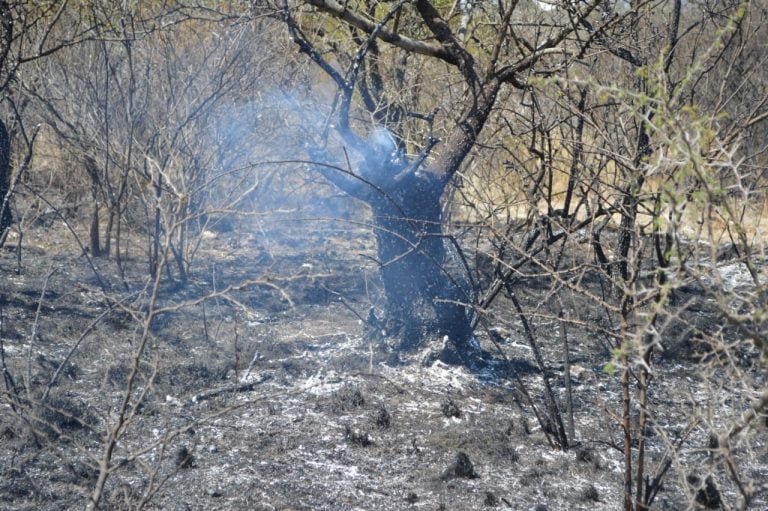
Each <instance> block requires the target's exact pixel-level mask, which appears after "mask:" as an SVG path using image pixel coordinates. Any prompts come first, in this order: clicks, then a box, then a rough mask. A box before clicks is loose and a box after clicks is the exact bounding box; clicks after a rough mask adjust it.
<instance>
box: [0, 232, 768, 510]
mask: <svg viewBox="0 0 768 511" xmlns="http://www.w3.org/2000/svg"><path fill="white" fill-rule="evenodd" d="M235 233H237V234H235ZM136 236H138V235H136ZM202 239H203V243H202V245H201V246H200V248H199V250H198V252H197V254H196V261H199V263H197V264H196V266H194V267H193V268H194V269H193V272H192V274H191V275H190V279H189V282H188V283H187V284H186V285H184V286H180V285H171V284H165V285H164V286H163V287H162V289H161V292H160V300H159V305H160V306H162V307H165V306H175V305H177V304H186V305H184V306H182V307H179V308H177V309H173V310H169V311H166V312H163V313H162V314H160V315H159V316H158V317H157V318H156V319H155V320H154V321H153V323H152V325H151V336H150V342H149V345H148V349H147V350H146V353H145V354H144V355H143V356H142V357H141V360H140V364H139V367H138V374H137V377H136V380H135V388H136V389H137V390H138V392H137V393H134V395H133V396H132V397H131V403H133V404H136V403H138V402H139V397H137V396H138V395H140V396H141V405H140V406H136V409H135V414H133V415H132V416H131V419H130V421H129V423H128V427H127V428H126V429H125V431H124V432H123V435H122V437H121V440H120V442H119V443H118V446H117V449H116V451H115V453H114V456H113V463H112V466H113V468H112V473H111V475H110V478H109V480H108V481H107V485H106V489H105V494H104V497H103V499H102V508H103V509H132V508H136V507H139V506H144V507H145V508H147V509H169V510H177V509H178V510H183V509H195V510H202V509H221V510H230V509H251V510H262V509H263V510H268V509H270V510H271V509H282V510H289V509H297V510H298V509H318V510H321V509H327V510H331V509H365V510H392V509H430V510H437V509H494V508H499V509H537V510H545V509H549V510H561V509H621V508H622V500H621V499H622V497H621V495H622V493H621V492H622V474H623V468H624V464H623V454H622V452H621V442H622V432H621V428H620V427H619V423H618V422H617V416H618V415H619V414H620V409H621V408H620V406H621V395H620V390H621V388H620V379H619V374H617V373H614V372H611V371H608V370H606V369H605V367H606V366H605V364H606V363H607V362H609V361H610V360H611V353H610V352H609V348H608V347H607V346H606V344H605V343H604V342H602V341H601V340H600V339H599V338H598V337H596V336H595V335H592V334H591V333H590V332H589V331H588V330H586V329H579V328H578V326H574V327H573V328H571V329H570V331H569V332H568V337H569V341H570V361H571V364H572V365H571V371H570V374H571V376H572V381H571V385H572V393H573V408H574V409H573V416H574V429H575V438H573V439H572V444H573V445H572V447H571V448H570V449H568V450H565V451H563V450H560V449H557V448H555V447H554V446H553V445H551V444H550V442H549V441H548V436H547V435H546V434H545V431H544V430H543V429H542V426H541V424H540V423H539V421H537V419H536V415H535V412H534V410H533V409H532V408H531V406H530V403H529V402H528V401H527V399H526V398H525V396H524V395H523V392H522V390H521V388H522V387H521V385H523V386H524V388H525V389H526V391H527V392H528V393H529V394H530V396H531V398H532V399H533V401H534V402H535V403H536V404H537V406H538V408H539V411H541V410H542V409H543V408H544V406H545V405H544V400H543V397H542V396H543V394H542V388H543V386H542V381H543V379H542V373H541V371H540V370H539V368H538V367H537V365H536V362H535V360H534V357H533V354H532V352H531V349H530V347H529V346H528V344H527V343H526V338H525V336H524V335H523V329H522V326H521V324H520V322H519V321H518V319H517V317H516V315H515V313H514V309H513V308H512V307H511V306H510V305H509V304H508V303H506V302H504V301H503V300H500V301H499V302H498V303H497V310H496V316H494V317H496V318H506V320H505V323H504V325H503V328H502V327H501V326H499V327H498V329H497V331H500V332H502V334H501V335H500V336H499V342H498V343H496V344H494V343H492V342H491V340H490V339H489V337H488V333H487V330H485V329H483V330H482V331H480V330H479V331H478V339H479V340H480V342H481V345H482V347H483V349H484V350H485V351H486V352H487V353H488V354H489V355H488V360H487V361H486V363H485V364H484V365H483V366H482V367H478V368H475V369H474V370H468V369H466V368H463V367H450V366H446V365H443V364H441V363H439V362H435V363H432V364H426V365H425V364H424V363H423V360H425V359H428V358H429V350H430V349H433V350H434V349H437V348H439V344H440V340H439V339H436V340H435V343H434V345H433V346H428V347H425V352H414V353H407V354H405V355H404V356H402V357H400V358H401V360H400V361H399V363H396V364H395V363H392V358H393V357H392V351H391V348H390V346H389V344H388V341H387V340H377V339H376V336H375V335H363V331H364V328H363V327H364V325H363V320H362V318H365V317H366V316H367V314H368V310H369V308H370V307H371V306H378V305H379V304H380V302H381V296H380V289H379V284H378V281H377V278H376V266H375V264H374V263H373V261H372V259H371V257H372V255H373V248H374V247H373V240H372V238H371V236H370V232H369V231H368V230H366V229H364V228H358V227H354V226H350V225H341V226H340V225H337V224H329V223H317V224H310V225H306V224H301V223H297V222H287V223H286V224H285V225H283V227H282V228H281V230H280V232H279V233H278V232H277V231H270V230H269V229H266V228H265V227H264V226H263V225H261V226H252V228H251V229H250V232H249V234H243V230H242V229H239V228H238V229H235V230H233V231H229V232H212V233H206V235H205V236H203V238H202ZM14 245H15V243H14V240H13V239H11V240H9V242H8V244H7V245H6V247H4V248H3V250H2V253H1V254H0V272H2V275H3V277H2V280H1V281H0V288H1V289H2V290H1V291H0V307H1V308H2V332H1V333H2V340H3V352H4V357H5V364H6V365H7V366H8V369H9V373H10V375H11V376H12V377H13V381H14V384H15V389H16V390H15V392H16V395H15V397H14V398H13V399H11V398H10V397H9V396H10V394H9V392H8V387H7V386H4V387H3V388H2V391H3V393H4V394H3V399H2V400H0V509H7V510H32V509H35V510H61V509H82V508H83V507H84V505H85V502H86V500H87V497H88V495H89V494H90V492H91V490H92V488H93V486H94V484H95V481H96V477H97V473H98V467H97V462H98V458H99V457H100V456H101V449H102V443H103V436H104V433H105V431H106V429H107V428H108V426H109V425H110V424H113V423H114V421H115V414H116V410H117V409H118V405H119V403H120V401H121V399H122V398H123V395H124V389H125V388H126V385H127V381H128V378H129V375H130V374H131V367H132V364H133V354H134V353H135V350H136V349H137V347H138V342H139V339H140V337H141V333H142V328H141V322H140V317H139V319H137V318H136V317H134V316H132V315H131V311H133V312H134V313H136V314H140V313H141V311H142V309H141V307H140V306H139V305H137V304H140V303H142V302H141V300H142V296H144V295H142V290H143V283H144V282H146V281H147V279H148V277H147V276H146V275H144V274H143V268H144V267H145V264H144V262H143V255H142V252H141V250H142V249H141V248H136V249H135V250H134V251H132V252H129V253H128V254H127V260H128V274H127V275H126V276H125V285H124V284H123V279H122V278H121V277H120V276H119V274H118V272H117V271H116V265H115V262H114V260H111V259H103V258H95V259H93V262H94V264H95V265H96V267H97V269H98V272H99V274H100V276H101V277H100V278H101V280H102V282H99V279H98V278H96V277H95V274H94V272H93V270H92V269H91V268H90V266H89V263H88V258H87V257H85V256H84V255H83V254H81V252H80V250H79V249H78V248H77V246H76V245H74V244H73V243H72V242H71V237H70V236H69V235H68V233H67V230H66V229H65V228H64V226H63V225H60V224H59V223H58V222H53V223H51V224H49V225H38V226H33V227H31V228H29V229H28V231H27V232H25V237H24V243H23V245H22V247H23V252H22V271H21V273H20V274H16V256H17V252H16V247H15V246H14ZM137 246H140V244H139V243H138V242H137ZM542 278H543V277H542ZM245 279H256V280H258V282H255V283H254V284H253V285H250V286H248V287H246V288H244V289H240V290H236V291H232V292H231V293H229V294H228V295H226V296H225V295H221V296H217V297H212V298H210V299H208V300H206V301H204V302H199V301H198V299H199V298H200V297H202V296H205V295H206V294H209V293H211V292H213V291H216V290H222V289H224V288H226V286H228V285H231V284H238V283H239V282H242V281H243V280H245ZM519 290H520V300H521V302H522V305H523V307H524V309H525V310H526V311H530V312H531V316H530V317H531V318H532V324H533V325H534V328H535V332H536V335H537V339H538V341H539V343H540V346H541V349H542V353H543V356H544V360H545V365H546V370H547V372H548V374H549V377H550V382H551V383H552V385H553V388H554V392H555V394H556V395H557V397H558V398H559V399H560V400H561V404H562V402H564V401H563V400H564V397H565V383H566V382H565V378H564V358H563V350H562V346H561V343H560V341H559V339H560V336H559V335H558V328H559V327H558V323H557V321H556V320H555V319H553V316H552V314H544V313H542V311H543V310H544V309H546V308H547V303H546V298H547V290H548V285H547V283H546V282H539V281H537V280H536V278H534V277H531V278H529V279H527V280H524V281H521V282H520V284H519ZM121 300H122V302H121V303H120V304H119V305H118V302H120V301H121ZM572 307H574V310H573V311H572V314H573V315H574V316H579V317H582V318H589V317H593V318H595V317H597V316H599V315H600V312H599V311H591V312H590V311H587V310H579V309H578V307H579V305H578V304H572ZM583 307H585V308H586V307H589V305H588V304H584V305H583ZM699 310H700V311H701V315H702V319H701V320H702V321H707V320H709V321H714V322H716V321H718V320H717V318H716V317H712V318H709V319H707V317H706V316H707V309H706V308H705V307H703V308H700V309H699ZM590 314H591V316H590ZM595 321H598V319H595ZM91 324H93V328H92V329H91V330H87V328H88V327H89V325H91ZM487 326H489V329H490V330H493V328H496V327H497V326H498V325H495V324H490V325H487ZM84 333H86V335H85V336H83V334H84ZM78 342H79V344H78ZM75 346H76V349H74V350H73V347H75ZM689 348H690V346H688V345H682V346H680V345H676V346H672V347H670V349H669V352H668V353H667V354H666V355H665V356H662V357H659V358H658V359H657V360H655V365H654V380H653V384H652V388H651V403H652V406H653V412H652V413H653V420H652V424H651V425H650V426H649V428H648V435H647V442H648V457H649V460H648V466H649V470H650V471H651V473H653V470H656V468H657V467H658V466H659V464H660V463H662V462H663V461H664V460H665V459H668V458H665V455H667V454H669V453H670V452H671V451H670V449H671V448H677V449H678V450H677V451H676V454H675V455H674V456H673V457H672V458H671V459H673V463H672V464H671V466H670V468H669V470H668V471H667V473H666V476H665V478H664V481H665V483H664V485H663V487H662V488H661V490H660V492H659V494H658V496H657V497H656V499H655V501H654V508H657V509H688V508H697V507H707V506H709V507H713V506H716V505H717V504H718V501H717V500H718V499H721V500H722V502H724V503H728V504H729V505H733V504H735V503H736V502H737V490H736V488H735V486H734V484H733V482H732V480H731V479H730V478H729V477H728V476H727V474H724V473H723V472H722V471H719V470H717V469H716V468H714V467H715V466H716V464H715V462H713V461H712V460H713V454H712V451H711V450H708V446H709V447H711V446H710V445H709V443H708V442H709V438H710V434H711V432H712V429H713V428H717V427H726V426H727V424H728V421H729V420H731V419H732V418H733V417H735V416H737V415H738V414H739V413H741V412H742V411H743V410H744V409H745V407H746V406H747V405H748V403H749V399H750V398H751V396H749V395H746V394H743V395H742V394H741V392H742V391H741V390H740V389H743V388H747V389H749V388H752V389H760V388H764V386H765V385H766V383H765V374H764V373H761V372H760V371H759V370H757V369H755V367H756V366H757V363H758V362H757V357H756V355H755V353H752V352H745V353H743V360H741V361H736V362H735V364H736V365H735V367H739V368H740V369H739V370H740V371H742V373H741V374H742V376H743V379H742V380H741V381H740V382H739V385H738V386H735V385H734V384H732V383H731V380H730V379H729V378H728V377H727V376H728V375H726V374H725V373H723V372H721V377H722V379H721V380H718V377H717V374H716V371H715V370H713V371H710V372H703V371H701V370H700V358H698V357H696V356H693V354H692V353H691V352H689V351H687V350H688V349H689ZM747 351H748V350H747ZM70 352H71V357H70V358H69V359H68V361H67V363H66V364H64V365H63V367H62V370H61V371H60V372H59V375H58V377H57V379H56V381H55V382H54V383H53V384H52V385H49V382H51V379H52V377H53V375H54V373H55V372H56V371H57V370H58V369H59V367H60V366H62V362H63V361H64V360H65V359H66V357H67V355H68V354H69V353H70ZM502 353H503V355H502ZM505 359H506V360H505ZM47 386H50V390H49V395H48V397H47V399H46V401H45V403H44V404H42V405H41V404H39V400H40V396H41V395H42V393H43V392H44V391H45V389H46V387H47ZM734 389H735V390H734ZM11 394H13V393H11ZM11 403H14V404H13V406H14V408H15V409H16V410H17V411H19V412H21V413H14V412H13V409H12V406H11ZM694 417H698V419H695V420H694ZM767 444H768V434H766V432H765V429H763V430H761V432H759V433H758V435H757V437H755V438H752V439H751V440H750V441H749V442H748V444H747V445H746V446H745V447H744V448H743V449H742V450H741V451H739V452H738V453H737V460H736V461H737V462H738V463H737V465H738V467H739V470H740V471H741V472H740V474H741V477H742V478H743V480H747V481H752V482H753V483H754V484H755V485H757V489H756V490H755V497H754V499H753V500H752V502H751V503H750V505H749V507H750V509H768V495H766V491H765V488H764V487H763V490H762V491H761V490H760V489H759V485H761V484H763V485H764V484H765V483H764V481H766V480H768V447H767ZM707 481H709V483H707ZM708 484H709V485H710V486H711V485H712V484H714V485H716V486H717V489H716V490H714V491H715V492H716V494H715V495H714V496H713V497H712V499H715V500H712V499H710V500H707V499H706V490H707V485H708Z"/></svg>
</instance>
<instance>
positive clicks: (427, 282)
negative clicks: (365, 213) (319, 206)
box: [365, 172, 472, 363]
mask: <svg viewBox="0 0 768 511" xmlns="http://www.w3.org/2000/svg"><path fill="white" fill-rule="evenodd" d="M382 191H383V192H385V193H371V194H369V196H368V197H367V198H366V199H365V201H366V202H367V203H368V204H369V205H370V207H371V210H372V212H373V223H374V229H375V231H376V241H377V254H378V260H379V263H380V265H381V278H382V281H383V284H384V291H385V294H386V300H387V311H386V314H387V317H386V326H387V330H388V331H389V332H390V333H391V334H393V335H396V336H397V337H398V338H399V339H401V347H402V348H404V349H411V348H416V347H419V346H420V345H421V344H422V342H423V341H424V340H425V338H426V337H428V336H435V335H439V336H448V338H449V339H450V340H451V342H452V343H453V344H454V346H455V347H456V349H457V351H458V352H459V353H460V354H466V353H467V352H468V348H469V346H467V343H468V342H469V339H470V338H471V336H472V328H471V326H470V318H469V314H468V313H467V310H466V306H467V303H468V302H469V298H468V296H466V294H465V292H464V290H462V289H461V288H460V286H459V285H458V284H457V281H456V279H455V278H454V277H455V276H453V275H451V272H450V269H449V268H448V266H447V260H446V258H447V257H446V256H447V254H446V248H445V240H444V236H443V233H442V221H441V220H442V219H441V207H440V195H441V192H442V186H441V184H440V181H439V180H438V179H436V177H435V176H434V175H433V174H430V173H427V172H417V173H414V174H410V175H408V176H406V177H405V178H403V179H400V180H392V181H391V182H390V183H389V186H388V187H387V189H386V190H382ZM446 361H450V362H456V363H458V362H461V361H460V360H446Z"/></svg>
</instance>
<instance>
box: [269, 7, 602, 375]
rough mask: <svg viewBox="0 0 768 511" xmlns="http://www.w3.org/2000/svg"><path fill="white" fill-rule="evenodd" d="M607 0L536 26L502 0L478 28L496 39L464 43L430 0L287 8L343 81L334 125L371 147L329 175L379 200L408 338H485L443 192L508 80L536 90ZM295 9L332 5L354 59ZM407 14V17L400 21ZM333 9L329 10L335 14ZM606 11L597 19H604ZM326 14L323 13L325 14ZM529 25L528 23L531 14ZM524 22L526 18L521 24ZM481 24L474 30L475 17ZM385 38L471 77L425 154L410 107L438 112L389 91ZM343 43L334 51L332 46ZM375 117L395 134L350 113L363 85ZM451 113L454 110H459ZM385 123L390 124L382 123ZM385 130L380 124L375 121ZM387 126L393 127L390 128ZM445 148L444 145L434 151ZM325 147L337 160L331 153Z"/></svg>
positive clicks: (318, 60) (382, 242) (292, 24)
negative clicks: (359, 127)
mask: <svg viewBox="0 0 768 511" xmlns="http://www.w3.org/2000/svg"><path fill="white" fill-rule="evenodd" d="M598 4H599V1H595V2H584V3H580V4H579V5H578V6H567V7H566V8H564V9H563V10H562V11H561V12H559V13H557V15H556V16H554V17H553V21H555V23H552V24H547V28H539V29H535V30H530V29H527V28H525V26H526V25H524V24H520V25H518V24H517V23H514V22H513V21H512V20H513V16H512V15H513V13H514V12H515V11H516V10H518V5H519V4H518V3H517V2H509V3H506V2H500V3H499V4H498V6H497V7H495V8H494V10H493V12H491V13H486V14H487V16H488V19H484V20H483V23H479V24H478V27H477V28H476V30H487V29H488V27H492V29H493V32H492V33H488V34H484V35H483V37H486V38H487V37H488V36H490V40H492V43H493V44H491V45H488V46H485V45H476V44H469V43H465V41H469V40H471V39H472V34H468V36H469V37H460V36H459V35H457V34H458V32H456V31H455V30H454V27H452V25H451V16H452V15H453V14H454V13H452V12H450V11H448V10H447V9H446V8H444V7H438V6H437V5H436V4H434V3H432V2H430V1H429V0H415V1H413V2H406V1H404V0H401V1H399V2H396V3H389V2H386V3H385V2H382V3H376V2H368V3H357V2H352V3H344V5H342V4H339V3H337V2H336V1H335V0H309V2H307V4H305V6H306V7H307V9H306V10H304V11H302V10H301V7H299V8H298V9H293V8H292V7H290V6H287V5H286V6H285V7H284V8H283V10H282V15H283V18H284V20H285V22H286V24H287V26H288V28H289V31H290V33H291V36H292V38H293V41H294V42H295V43H296V44H297V45H298V47H299V49H300V51H301V52H302V53H304V54H306V55H307V56H308V57H309V58H310V59H311V60H312V61H313V62H314V63H315V64H317V65H318V66H319V67H320V68H321V69H322V70H323V71H324V72H325V73H326V74H327V75H328V76H330V77H331V78H332V79H333V81H334V82H335V84H336V86H337V88H338V90H339V96H340V101H339V108H338V123H337V125H336V127H335V129H336V131H337V132H338V134H339V135H340V136H341V138H342V139H343V143H344V145H345V146H346V147H347V148H349V149H350V150H351V152H353V153H356V154H358V155H360V156H361V157H362V159H361V160H360V161H359V162H358V166H359V168H356V169H353V168H348V167H346V166H345V165H342V164H340V163H339V160H342V158H339V157H337V158H336V160H335V161H334V160H333V159H331V161H332V162H333V163H335V166H336V168H331V167H330V166H326V167H325V170H323V175H324V176H325V177H326V178H327V179H328V180H329V181H330V182H332V183H333V184H334V185H336V186H337V187H339V188H340V189H342V190H343V191H345V192H346V193H348V194H349V195H351V196H352V197H354V198H356V199H359V200H361V201H363V202H365V203H366V204H368V205H369V206H370V208H371V210H372V212H373V224H374V225H373V227H374V229H375V231H376V238H377V242H378V248H377V250H378V259H379V264H380V265H381V273H382V278H383V281H384V287H385V293H386V295H387V304H388V310H387V323H388V324H389V325H397V326H398V328H397V329H396V331H395V332H394V333H395V335H397V336H398V337H400V339H401V342H402V346H403V347H410V346H418V345H419V344H420V343H421V341H422V339H423V338H424V336H425V334H439V335H447V336H448V337H449V339H450V340H451V344H452V348H453V350H451V351H454V350H455V353H453V354H445V356H444V357H443V358H444V359H445V360H446V361H450V362H463V363H466V362H467V361H468V359H469V358H471V357H472V351H474V348H473V347H474V346H476V344H475V343H474V342H473V340H472V328H471V321H470V318H469V311H470V308H471V306H472V304H471V303H470V299H469V298H470V297H469V296H467V293H466V292H464V291H463V290H462V286H460V285H459V284H457V283H456V281H455V280H454V279H453V277H452V276H451V275H450V274H449V272H448V271H447V270H446V266H445V260H446V248H445V239H444V236H443V231H442V218H441V200H442V197H443V196H444V193H445V192H446V190H447V189H448V187H449V186H450V184H451V183H452V182H453V180H454V177H455V176H456V174H457V172H458V171H459V170H460V168H461V165H462V163H463V162H464V160H465V158H466V157H467V155H468V154H469V153H470V151H471V150H472V148H473V147H474V146H475V144H476V143H477V141H478V137H479V135H480V133H481V131H482V129H483V127H484V126H485V125H486V123H487V121H488V120H489V118H491V114H492V112H493V110H494V108H495V106H496V104H497V98H498V97H499V93H500V92H501V91H502V90H503V87H504V86H505V85H507V84H508V85H511V86H512V87H514V88H517V89H518V90H526V89H527V88H528V87H529V85H528V78H529V77H530V76H531V75H532V74H533V73H534V66H536V65H537V64H538V63H540V62H546V71H545V73H547V74H551V73H552V72H554V71H555V70H558V69H564V68H565V67H567V62H568V61H569V60H570V59H572V58H574V57H576V56H577V55H578V54H579V52H580V51H581V50H582V49H583V47H584V45H586V44H587V42H588V39H585V40H582V39H580V38H578V37H572V38H570V36H571V35H573V34H574V33H575V32H576V31H577V30H578V27H579V26H580V23H579V22H580V20H581V19H583V18H586V17H588V16H590V14H591V13H592V12H593V10H594V9H595V7H596V6H597V5H598ZM296 12H298V13H300V14H302V15H304V16H305V18H303V19H309V20H310V21H308V22H307V24H310V25H311V23H312V22H313V21H315V18H316V17H320V16H323V15H325V16H330V18H331V19H335V20H337V21H338V22H340V26H341V27H346V29H348V30H349V34H350V36H349V38H350V40H351V42H352V43H353V44H355V45H356V47H357V50H356V52H355V53H354V56H353V57H352V58H350V59H348V61H347V71H346V72H342V71H340V70H339V64H338V62H343V61H344V60H343V58H342V57H341V56H340V55H339V53H340V52H341V50H340V49H339V45H338V44H335V43H334V42H331V43H330V44H328V46H327V47H326V48H322V51H321V49H318V45H321V44H323V37H324V35H325V34H327V33H328V32H327V31H326V30H325V29H324V28H320V29H315V28H312V27H310V28H309V30H307V31H306V33H305V30H304V26H303V25H302V23H301V21H300V20H301V19H302V18H299V17H298V15H297V14H296ZM406 18H407V20H408V28H407V29H404V28H401V27H403V25H404V24H405V22H404V21H403V20H404V19H406ZM326 19H327V18H326ZM599 23H600V22H599V21H595V24H596V25H598V24H599ZM321 24H322V22H321V23H319V25H321ZM528 26H529V25H528ZM521 27H523V28H521ZM473 30H475V29H474V28H473ZM380 42H384V43H387V44H389V45H391V46H392V47H394V48H397V49H398V51H401V52H403V53H404V54H406V55H408V56H414V57H417V58H421V59H425V60H426V61H429V62H439V63H441V65H447V66H448V68H449V69H452V70H453V72H454V73H457V75H458V76H457V82H458V83H461V84H462V88H463V93H462V95H461V100H460V103H458V104H455V105H451V108H452V109H455V110H456V111H458V112H459V114H458V115H456V116H453V117H452V118H450V119H449V120H447V122H446V124H445V126H444V127H443V130H442V132H443V133H444V135H443V136H442V137H441V138H440V139H439V140H437V139H435V138H433V137H432V136H431V135H430V136H427V137H424V138H423V140H422V142H421V148H420V151H419V154H418V155H417V156H415V157H411V158H407V157H405V156H404V155H405V151H404V147H405V143H404V140H403V138H404V137H403V136H402V134H399V133H397V130H398V128H399V127H400V126H401V124H402V123H403V122H404V117H407V116H408V115H410V116H418V117H420V118H422V119H426V120H427V121H428V122H430V124H431V120H432V119H431V116H429V115H424V114H416V113H413V112H408V113H405V112H403V111H402V108H400V107H399V106H398V105H396V104H394V102H392V101H388V100H387V95H386V94H385V92H384V88H385V85H384V81H385V80H383V78H382V75H381V72H380V70H379V69H378V66H377V59H375V58H373V59H371V58H369V57H370V55H374V56H378V55H379V54H380V52H381V51H382V50H380V48H379V46H378V45H379V43H380ZM328 53H333V55H334V59H333V61H331V60H330V59H328V58H326V57H325V55H327V54H328ZM355 91H356V92H357V96H355V97H359V98H360V99H361V102H362V106H363V107H364V108H365V109H366V110H367V111H368V112H370V113H371V115H372V116H373V118H374V119H375V122H376V123H379V125H381V126H387V127H388V128H391V129H392V130H393V132H394V134H393V135H392V136H391V140H390V141H389V143H381V140H382V137H378V136H373V137H369V138H367V139H364V138H362V137H361V136H358V135H357V134H356V133H355V132H354V130H353V128H351V127H350V124H349V120H348V118H349V114H350V103H351V102H352V99H353V92H355ZM449 114H450V113H449ZM377 129H380V128H377ZM374 132H375V133H376V130H374ZM383 138H387V137H386V136H384V137H383ZM433 149H434V151H433ZM320 156H321V154H320V153H318V152H316V153H314V154H313V157H314V159H316V160H319V161H320V162H328V161H329V159H328V158H323V159H321V158H320Z"/></svg>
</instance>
